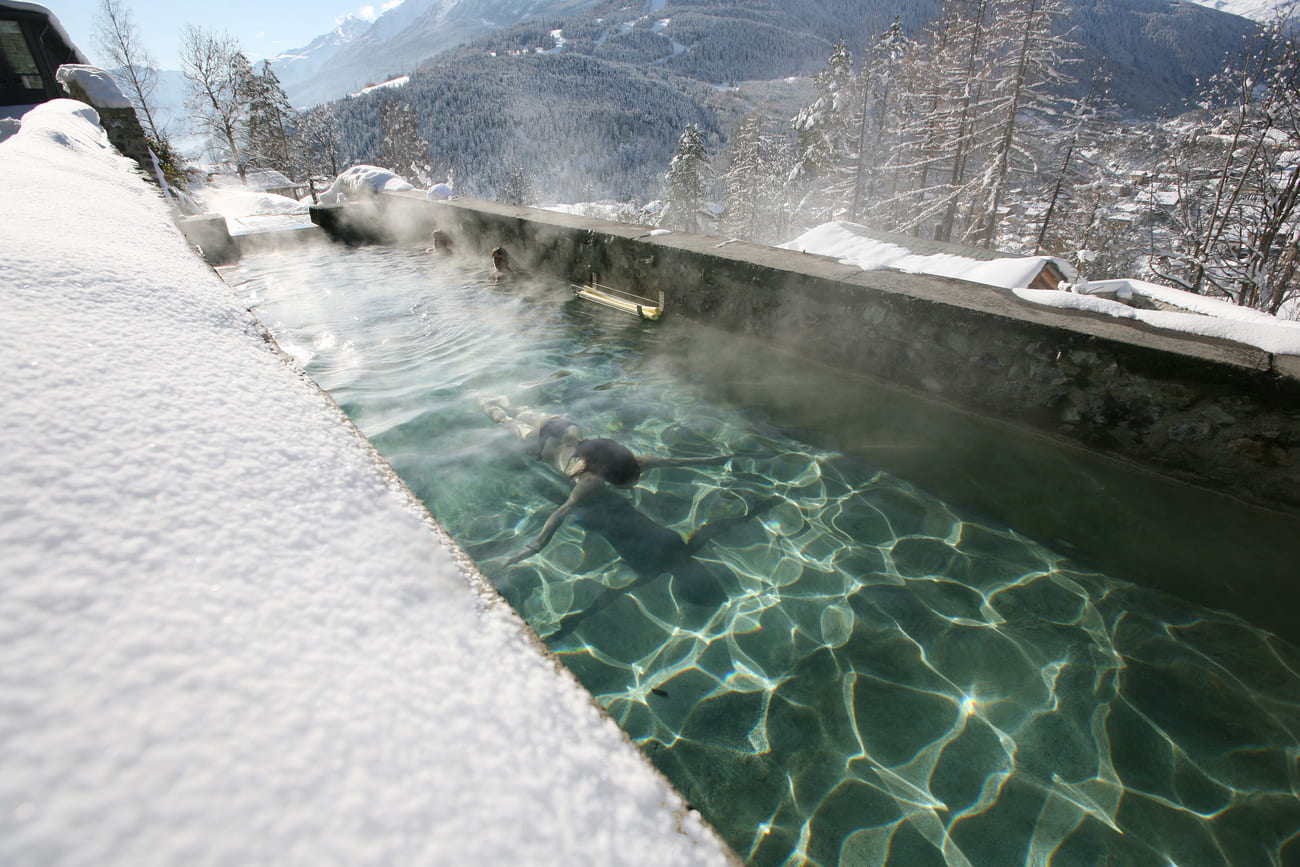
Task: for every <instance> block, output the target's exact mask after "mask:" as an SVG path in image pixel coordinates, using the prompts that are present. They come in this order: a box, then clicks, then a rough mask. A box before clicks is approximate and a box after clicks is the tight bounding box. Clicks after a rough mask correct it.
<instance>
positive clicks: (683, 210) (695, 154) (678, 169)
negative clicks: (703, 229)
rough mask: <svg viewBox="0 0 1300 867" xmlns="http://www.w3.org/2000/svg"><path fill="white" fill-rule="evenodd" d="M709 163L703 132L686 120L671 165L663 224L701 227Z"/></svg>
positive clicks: (693, 229)
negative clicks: (700, 216) (705, 181)
mask: <svg viewBox="0 0 1300 867" xmlns="http://www.w3.org/2000/svg"><path fill="white" fill-rule="evenodd" d="M708 164H709V154H708V151H707V150H706V148H705V146H704V134H703V133H702V132H700V128H699V127H698V126H696V125H695V124H693V123H692V124H687V126H686V129H684V130H683V131H682V134H681V137H680V138H679V139H678V140H677V153H675V154H674V155H673V159H672V162H671V163H670V164H669V166H668V175H667V181H668V204H667V206H666V207H665V208H664V213H663V219H662V225H664V226H665V227H667V228H670V229H677V230H678V231H682V232H697V231H699V228H700V221H699V215H700V208H701V207H703V205H704V180H705V175H706V172H707V171H708Z"/></svg>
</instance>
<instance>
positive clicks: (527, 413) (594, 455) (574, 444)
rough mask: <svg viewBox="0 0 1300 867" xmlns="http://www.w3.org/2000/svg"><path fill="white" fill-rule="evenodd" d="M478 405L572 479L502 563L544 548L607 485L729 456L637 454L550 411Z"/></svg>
mask: <svg viewBox="0 0 1300 867" xmlns="http://www.w3.org/2000/svg"><path fill="white" fill-rule="evenodd" d="M478 405H479V409H481V410H483V412H484V413H486V414H487V416H488V418H490V419H492V420H493V421H494V422H496V423H497V424H499V425H501V426H502V427H505V428H507V429H509V430H510V431H511V432H513V433H514V435H515V436H516V437H518V438H519V440H520V442H522V443H523V444H524V448H525V449H526V450H527V451H528V453H529V454H531V455H532V456H533V457H535V458H537V460H539V461H541V462H543V463H546V464H550V465H551V466H553V467H555V468H556V469H557V470H559V471H560V473H561V474H563V475H564V476H565V477H566V478H568V479H570V480H572V481H573V483H574V487H573V493H572V494H570V495H569V498H568V499H567V500H565V501H564V504H563V505H562V506H560V507H559V508H558V509H556V510H555V511H554V512H552V513H551V516H550V517H549V518H547V519H546V524H545V525H544V526H543V527H542V531H541V532H540V533H538V534H537V538H536V539H534V540H533V541H532V542H530V543H529V544H528V547H527V548H525V549H524V550H523V552H522V553H520V554H517V555H515V556H514V557H511V558H510V559H509V560H508V561H506V562H507V565H513V564H515V563H518V562H519V561H520V560H523V559H526V558H528V557H531V556H533V555H534V554H536V553H537V552H538V551H541V550H542V549H543V548H545V547H546V543H547V542H549V541H551V537H552V536H553V535H555V531H556V530H558V529H559V527H560V524H562V523H563V522H564V519H565V518H566V517H568V515H569V513H570V512H571V511H573V509H574V508H575V507H576V506H579V505H581V504H582V503H583V502H585V501H587V500H590V499H591V498H592V497H594V496H596V495H597V494H599V493H600V492H602V491H604V490H605V486H606V485H607V484H609V485H614V486H615V487H619V488H630V487H632V486H633V485H635V484H636V482H637V480H638V479H640V478H641V474H642V473H644V472H645V471H646V470H652V469H655V468H656V467H680V466H690V465H695V466H700V465H705V464H720V463H723V462H725V461H727V460H730V458H731V456H730V455H720V456H717V457H703V458H661V457H655V456H654V455H636V454H633V453H632V450H631V449H629V448H627V447H626V446H622V445H619V444H618V443H616V442H614V441H613V440H611V439H604V438H602V437H597V438H593V439H585V438H583V436H582V431H581V429H580V428H579V427H578V425H577V424H576V423H575V422H573V421H572V420H570V419H568V418H565V417H564V416H562V415H550V414H547V413H544V412H539V411H537V410H534V409H529V408H528V407H519V408H518V409H516V410H514V415H511V409H510V403H509V401H508V400H506V398H504V397H496V398H480V399H479V402H478Z"/></svg>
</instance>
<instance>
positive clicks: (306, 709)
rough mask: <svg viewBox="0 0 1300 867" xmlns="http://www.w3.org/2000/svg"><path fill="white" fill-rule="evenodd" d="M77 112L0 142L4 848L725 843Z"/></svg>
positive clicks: (599, 850) (301, 859)
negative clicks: (493, 590) (544, 646)
mask: <svg viewBox="0 0 1300 867" xmlns="http://www.w3.org/2000/svg"><path fill="white" fill-rule="evenodd" d="M92 119H93V113H92V112H91V110H89V109H87V108H86V107H84V106H82V105H80V104H79V103H74V102H70V101H66V100H60V101H56V102H52V103H47V104H46V105H44V106H41V107H38V108H37V109H35V110H33V111H32V112H31V113H29V114H28V115H27V116H26V118H25V119H24V121H23V126H22V129H21V131H20V132H19V133H18V134H17V135H15V136H13V137H12V138H9V139H8V140H6V141H4V142H3V143H0V166H3V169H0V197H2V198H3V201H4V202H5V203H6V207H5V211H4V214H3V217H0V219H2V220H3V221H4V233H3V238H4V241H3V245H4V246H3V252H2V254H0V275H2V277H3V284H4V285H5V286H6V287H7V288H8V292H7V299H6V311H5V318H4V323H5V324H4V327H3V329H2V330H0V363H3V365H4V368H5V370H6V376H5V377H4V378H3V380H2V381H0V399H2V400H3V404H4V406H5V407H6V414H5V417H6V422H7V423H6V425H5V426H4V447H3V449H0V473H2V475H3V478H4V479H5V486H4V488H3V491H0V515H2V516H3V519H2V520H0V557H2V559H3V562H4V564H5V568H4V572H3V577H2V578H0V767H2V768H3V769H4V772H3V774H0V864H5V865H52V864H95V865H102V864H124V865H125V864H130V865H137V864H254V863H258V864H286V863H295V864H324V865H327V864H349V865H355V864H380V863H382V864H394V863H404V864H457V865H498V864H529V865H536V864H555V865H571V864H590V865H606V864H646V865H662V864H673V865H678V864H692V863H701V864H704V863H708V864H721V863H724V854H723V851H722V849H721V847H720V846H719V844H717V843H716V842H715V841H714V838H713V837H712V836H711V835H710V834H709V833H708V832H707V831H706V830H705V829H703V828H702V827H701V826H700V824H699V822H698V819H697V817H696V816H695V814H693V813H685V812H684V811H683V809H682V805H681V803H680V801H679V799H678V798H677V796H676V795H674V794H673V793H672V792H671V791H670V790H669V788H668V787H667V785H666V784H665V783H663V782H662V781H661V779H660V778H659V777H658V776H656V775H655V774H654V773H653V772H652V771H651V770H650V768H649V767H648V765H647V764H646V763H645V762H644V760H643V759H642V758H641V757H640V755H639V754H637V753H636V752H635V751H634V750H633V749H632V748H631V747H630V746H629V745H628V744H627V743H626V741H625V740H624V739H623V737H622V735H621V734H620V732H619V731H618V730H617V728H616V727H615V726H614V725H613V724H612V723H611V722H610V721H608V720H607V719H605V718H604V717H602V716H601V715H600V714H599V713H598V712H597V710H596V709H595V708H594V707H593V705H592V703H591V702H590V699H589V697H588V696H587V695H586V694H585V693H583V692H582V691H581V690H579V689H578V688H577V687H576V685H574V683H573V682H572V680H571V679H570V678H568V677H567V676H565V675H560V674H557V673H556V671H555V669H554V663H553V662H552V661H550V660H549V659H547V658H545V657H544V656H543V655H542V654H541V653H540V652H539V651H538V650H536V649H535V648H534V647H533V646H532V645H531V644H529V643H528V642H527V641H526V639H525V638H524V637H523V634H522V633H521V632H520V624H519V622H518V621H517V620H516V618H515V617H514V616H513V614H512V613H510V612H509V611H508V610H503V609H504V606H490V605H485V604H484V602H483V601H482V600H481V598H480V597H479V596H477V595H476V594H475V593H474V592H472V591H471V589H470V588H469V587H468V585H467V584H466V582H465V579H464V578H463V577H462V573H461V572H460V570H459V569H458V568H457V566H456V563H455V561H454V559H453V557H454V555H453V553H452V551H450V550H449V549H448V547H446V546H445V545H444V544H443V543H442V542H441V541H440V538H439V536H438V535H437V534H436V531H435V529H434V528H433V527H432V526H431V525H430V524H429V523H428V522H427V520H426V518H425V516H424V515H423V513H422V512H421V511H420V510H419V508H418V507H417V506H415V505H414V504H413V502H412V501H411V500H410V499H409V498H408V497H407V496H406V494H405V489H404V488H401V487H400V486H398V485H397V484H396V483H395V482H393V481H392V480H391V479H390V478H389V477H387V476H385V475H384V474H383V473H382V472H381V471H380V469H379V467H378V465H377V464H376V462H375V458H374V456H373V454H372V452H371V451H370V449H369V448H368V445H367V444H366V443H365V441H364V440H363V439H361V438H360V437H359V436H358V435H356V434H355V433H354V432H353V430H352V429H351V428H350V426H349V425H348V424H347V422H346V420H345V418H344V417H343V416H342V414H341V413H340V412H339V410H338V409H337V408H336V407H335V406H333V404H332V403H330V402H329V401H328V400H327V398H326V397H325V396H324V395H323V394H322V393H320V392H319V391H318V390H317V389H315V388H314V386H313V385H312V384H311V383H309V382H307V381H306V380H305V379H304V378H303V377H302V376H301V375H300V374H298V373H297V372H295V370H294V369H293V368H292V367H291V366H290V365H289V364H288V363H287V362H285V361H284V360H282V358H281V357H280V356H278V355H277V354H275V353H274V352H273V351H272V350H271V349H270V348H269V347H268V346H267V345H266V344H265V342H264V340H263V337H262V331H261V330H260V328H259V327H258V325H257V323H255V322H254V321H253V318H252V316H251V315H250V314H249V313H248V312H246V311H245V310H243V309H241V308H240V307H239V306H238V305H237V304H236V303H235V302H234V301H233V299H232V296H231V294H230V292H229V291H228V289H227V287H226V286H225V285H224V284H223V283H222V282H221V281H220V280H219V279H218V277H217V276H216V275H215V274H214V273H213V272H212V271H211V270H210V269H209V268H207V267H206V266H205V265H203V263H202V262H201V261H200V260H199V259H198V258H197V256H195V255H194V254H193V253H191V251H190V250H189V248H188V247H187V246H186V245H185V242H184V241H183V240H182V237H181V235H180V234H179V232H178V231H177V230H176V229H175V228H174V226H173V224H172V222H171V218H170V214H169V212H168V210H167V208H166V206H165V204H164V203H163V201H162V200H161V198H160V196H159V195H158V193H157V192H156V191H155V190H154V189H153V188H151V187H150V186H148V185H147V184H146V183H145V182H144V181H143V180H141V179H140V178H139V177H138V176H137V175H135V174H133V173H132V171H131V170H130V168H129V167H128V163H127V161H126V160H124V159H123V158H121V157H119V156H118V155H116V153H115V152H113V151H112V150H111V149H110V148H109V146H108V145H107V142H106V139H105V137H104V134H103V132H102V130H100V129H99V127H98V126H97V125H96V124H95V123H93V121H92Z"/></svg>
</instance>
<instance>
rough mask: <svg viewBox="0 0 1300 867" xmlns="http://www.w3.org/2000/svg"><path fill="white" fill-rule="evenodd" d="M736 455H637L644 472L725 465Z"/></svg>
mask: <svg viewBox="0 0 1300 867" xmlns="http://www.w3.org/2000/svg"><path fill="white" fill-rule="evenodd" d="M733 457H735V455H710V456H709V457H703V458H661V457H659V456H658V455H637V456H636V462H637V465H638V466H640V467H641V470H642V472H644V471H645V470H653V469H656V468H658V467H691V466H695V467H703V466H708V465H710V464H725V463H726V462H727V461H729V460H731V459H732V458H733Z"/></svg>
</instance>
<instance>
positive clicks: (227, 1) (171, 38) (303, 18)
mask: <svg viewBox="0 0 1300 867" xmlns="http://www.w3.org/2000/svg"><path fill="white" fill-rule="evenodd" d="M35 2H37V3H40V4H41V5H42V6H45V7H46V8H47V9H49V10H50V11H51V12H53V13H54V14H55V16H57V17H58V19H59V23H61V24H62V25H63V29H65V30H67V31H68V35H69V36H71V37H72V41H73V42H76V43H77V47H78V48H80V49H81V50H82V52H83V53H84V54H86V55H87V56H88V57H89V58H90V59H91V61H92V62H94V63H100V62H102V58H100V57H99V53H98V49H97V48H96V47H95V21H96V19H97V18H98V17H99V8H100V5H101V0H35ZM122 5H123V6H124V7H125V8H126V9H128V10H129V11H130V13H131V19H132V21H134V22H135V26H136V29H137V30H138V31H139V34H140V41H141V42H142V43H143V45H144V47H145V48H146V49H147V50H148V51H149V53H150V54H152V55H153V56H154V58H155V59H156V60H157V61H158V63H159V65H160V66H162V67H163V68H166V69H179V68H180V60H179V59H178V51H179V47H180V42H181V28H183V27H184V26H185V25H186V24H195V25H199V26H204V27H212V28H215V29H217V30H227V31H229V32H230V35H231V36H234V37H236V38H237V39H238V40H239V42H240V45H242V46H243V49H244V53H245V54H247V55H248V59H249V60H252V61H258V60H262V59H263V58H266V57H273V56H275V55H276V54H279V53H280V52H282V51H285V50H287V49H290V48H301V47H302V46H304V45H306V44H307V43H308V42H311V40H313V39H315V38H316V37H317V36H319V35H321V34H322V33H326V32H328V31H329V30H331V29H333V27H334V24H335V22H336V21H338V20H339V19H342V18H343V17H345V16H347V15H353V16H356V17H368V18H374V17H375V16H376V15H378V14H379V13H380V12H381V11H382V9H383V8H385V6H391V5H393V4H391V2H390V3H385V0H371V2H370V3H365V2H361V0H325V2H320V0H211V2H202V3H195V2H192V0H191V2H184V0H180V2H178V0H122Z"/></svg>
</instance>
